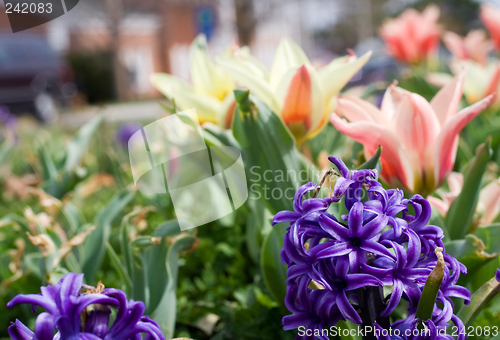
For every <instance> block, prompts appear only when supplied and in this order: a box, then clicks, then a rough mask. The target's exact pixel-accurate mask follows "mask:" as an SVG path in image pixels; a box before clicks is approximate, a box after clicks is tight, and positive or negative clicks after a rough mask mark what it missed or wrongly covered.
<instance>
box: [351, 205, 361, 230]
mask: <svg viewBox="0 0 500 340" xmlns="http://www.w3.org/2000/svg"><path fill="white" fill-rule="evenodd" d="M362 225H363V203H361V202H356V203H354V204H353V206H352V208H351V210H350V211H349V231H350V234H351V235H353V236H359V232H360V230H361V227H362Z"/></svg>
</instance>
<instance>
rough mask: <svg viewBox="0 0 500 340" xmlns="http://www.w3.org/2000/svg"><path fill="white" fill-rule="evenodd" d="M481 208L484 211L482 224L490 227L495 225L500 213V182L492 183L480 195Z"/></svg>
mask: <svg viewBox="0 0 500 340" xmlns="http://www.w3.org/2000/svg"><path fill="white" fill-rule="evenodd" d="M479 206H480V209H481V210H482V211H484V213H483V216H482V217H481V219H480V223H481V224H483V225H488V224H491V223H493V221H494V220H495V219H496V217H497V216H498V214H499V213H500V182H499V181H498V180H496V181H493V182H491V183H490V184H488V185H487V186H485V187H484V188H483V189H481V192H480V193H479Z"/></svg>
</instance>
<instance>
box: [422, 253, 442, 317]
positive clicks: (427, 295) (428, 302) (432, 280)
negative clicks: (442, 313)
mask: <svg viewBox="0 0 500 340" xmlns="http://www.w3.org/2000/svg"><path fill="white" fill-rule="evenodd" d="M441 250H442V249H441ZM437 255H438V261H437V263H436V267H434V269H433V270H432V272H431V273H430V274H429V277H428V278H427V281H426V282H425V286H424V290H423V291H422V295H421V297H420V301H419V302H418V306H417V311H416V313H415V318H418V319H420V321H421V322H422V321H424V320H428V319H432V312H433V311H434V304H435V303H436V298H437V295H438V292H439V287H441V283H442V282H443V276H444V269H445V266H444V259H443V256H442V254H440V253H437ZM421 322H420V325H422V323H421Z"/></svg>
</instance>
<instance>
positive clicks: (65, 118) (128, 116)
mask: <svg viewBox="0 0 500 340" xmlns="http://www.w3.org/2000/svg"><path fill="white" fill-rule="evenodd" d="M99 113H104V116H105V119H106V121H108V122H122V121H138V120H155V119H158V118H160V117H163V116H165V110H164V109H163V108H162V107H161V105H160V104H159V103H158V100H152V101H141V102H131V103H120V104H109V105H102V106H89V107H86V108H83V109H81V110H73V111H67V112H62V113H61V116H60V118H59V123H60V124H62V125H64V126H67V127H69V128H77V127H80V126H82V125H83V124H85V123H86V122H88V121H89V120H91V119H92V118H94V117H95V116H96V115H98V114H99Z"/></svg>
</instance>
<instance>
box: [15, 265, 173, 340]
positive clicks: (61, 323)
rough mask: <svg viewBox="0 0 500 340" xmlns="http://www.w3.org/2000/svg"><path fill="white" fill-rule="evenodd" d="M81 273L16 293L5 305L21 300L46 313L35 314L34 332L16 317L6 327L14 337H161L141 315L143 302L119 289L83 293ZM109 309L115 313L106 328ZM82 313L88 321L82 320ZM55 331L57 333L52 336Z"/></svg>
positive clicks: (125, 339)
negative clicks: (37, 290) (34, 290)
mask: <svg viewBox="0 0 500 340" xmlns="http://www.w3.org/2000/svg"><path fill="white" fill-rule="evenodd" d="M82 281H83V274H74V273H69V274H67V275H65V276H64V277H63V278H62V279H61V280H60V281H59V282H58V283H57V284H55V285H52V286H46V287H41V288H40V290H41V293H40V294H28V295H23V294H20V295H17V296H16V297H14V298H13V299H12V300H11V301H9V303H8V304H7V307H9V308H12V307H13V306H14V305H17V304H20V303H29V304H31V305H32V306H34V308H35V311H36V306H40V307H42V308H44V309H45V310H46V312H43V313H41V314H40V315H38V317H37V318H36V321H35V330H34V332H33V331H31V330H30V329H29V328H27V327H26V326H25V325H23V324H22V323H21V322H20V321H19V320H16V321H15V322H13V323H12V324H11V326H10V327H9V329H8V332H9V335H10V337H11V338H12V339H13V340H33V339H36V340H59V339H66V340H79V339H84V340H97V339H106V340H118V339H120V340H129V339H130V340H138V339H142V336H141V333H142V332H145V333H146V334H147V335H146V338H145V339H155V340H164V339H165V338H164V336H163V335H162V333H161V330H160V328H159V327H158V325H157V324H156V323H155V322H154V321H152V320H150V319H149V318H148V317H145V316H143V315H142V314H143V313H144V303H142V302H135V301H133V300H130V301H128V302H127V300H126V296H125V293H124V292H122V291H120V290H118V289H104V291H103V292H102V293H92V294H82V293H80V291H81V289H82ZM110 308H117V309H118V313H117V317H116V319H115V321H114V323H113V325H112V326H111V327H110V328H109V314H110V312H111V309H110ZM83 312H85V313H86V314H87V316H88V317H87V320H86V321H85V322H82V320H81V315H82V313H83ZM54 330H57V333H56V334H55V335H54Z"/></svg>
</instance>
